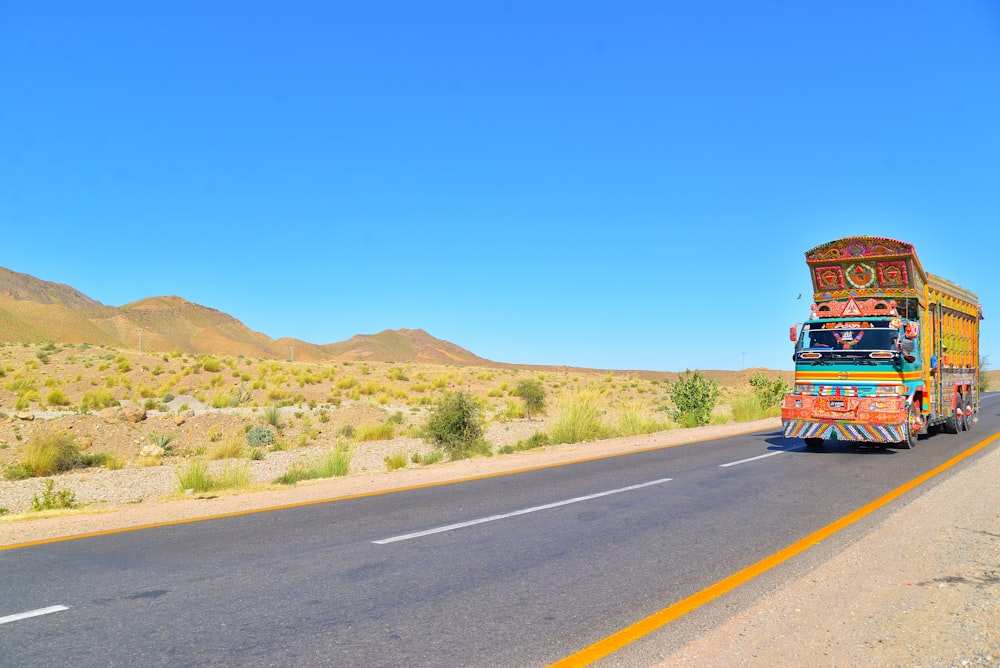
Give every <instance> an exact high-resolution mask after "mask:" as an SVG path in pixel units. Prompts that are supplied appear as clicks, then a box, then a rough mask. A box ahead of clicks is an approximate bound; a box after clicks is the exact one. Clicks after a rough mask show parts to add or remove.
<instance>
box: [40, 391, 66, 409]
mask: <svg viewBox="0 0 1000 668" xmlns="http://www.w3.org/2000/svg"><path fill="white" fill-rule="evenodd" d="M45 403H47V404H48V405H49V406H69V404H70V401H69V397H67V396H66V393H65V392H63V391H62V390H59V389H55V390H52V391H51V392H49V394H48V396H47V397H45Z"/></svg>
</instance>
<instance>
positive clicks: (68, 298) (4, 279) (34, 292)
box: [0, 267, 101, 310]
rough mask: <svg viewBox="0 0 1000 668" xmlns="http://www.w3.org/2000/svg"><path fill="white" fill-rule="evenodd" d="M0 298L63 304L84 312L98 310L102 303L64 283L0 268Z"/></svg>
mask: <svg viewBox="0 0 1000 668" xmlns="http://www.w3.org/2000/svg"><path fill="white" fill-rule="evenodd" d="M0 298H6V299H15V300H20V301H29V302H38V303H39V304H61V305H63V306H65V307H66V308H70V309H74V310H82V309H88V308H96V307H99V306H101V303H100V302H98V301H94V300H93V299H91V298H90V297H88V296H87V295H85V294H83V293H82V292H79V291H78V290H74V289H73V288H71V287H69V286H68V285H63V284H62V283H52V282H50V281H43V280H41V279H39V278H35V277H34V276H31V275H30V274H22V273H19V272H16V271H11V270H10V269H6V268H4V267H0Z"/></svg>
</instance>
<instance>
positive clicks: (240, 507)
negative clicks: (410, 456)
mask: <svg viewBox="0 0 1000 668" xmlns="http://www.w3.org/2000/svg"><path fill="white" fill-rule="evenodd" d="M776 427H777V420H764V421H761V422H758V423H750V424H729V425H722V426H714V427H705V428H702V429H697V430H677V431H672V432H662V433H659V434H654V435H651V436H645V437H638V438H637V437H632V438H621V439H613V440H608V441H599V442H595V443H583V444H575V445H569V446H550V447H547V448H543V449H539V450H533V451H527V452H521V453H515V454H511V455H503V456H495V457H491V458H479V459H471V460H464V461H459V462H451V463H444V464H438V465H433V466H427V467H420V468H408V469H405V470H400V471H395V472H391V473H389V472H364V473H357V474H353V475H350V476H347V477H345V478H337V479H330V480H323V481H318V482H314V483H310V484H301V483H300V484H299V485H297V486H295V487H292V488H288V489H278V490H268V491H260V492H251V493H243V494H238V495H232V496H220V497H217V498H211V499H183V498H182V499H177V500H148V501H143V502H142V503H133V504H129V503H121V504H103V505H102V509H101V510H99V511H95V510H93V509H92V510H91V511H90V512H74V513H72V514H63V515H55V516H47V517H39V518H35V519H23V518H22V517H14V518H12V517H5V518H0V546H12V545H23V544H26V543H31V542H35V541H47V540H53V539H59V538H62V537H66V536H74V535H82V534H93V533H99V532H106V531H115V530H120V529H123V528H127V527H140V526H149V525H155V524H162V523H169V522H177V521H185V520H191V519H194V518H201V517H212V516H219V515H226V514H234V513H245V512H255V511H259V510H262V509H266V508H274V507H278V506H285V505H290V504H302V503H313V502H322V501H326V500H330V499H335V498H343V497H347V496H353V495H362V494H373V493H381V492H386V491H389V490H398V489H405V488H410V487H415V486H420V485H432V484H440V483H444V482H447V481H451V480H458V479H466V478H473V477H480V476H491V475H499V474H503V473H508V472H511V471H516V470H524V469H530V468H535V467H543V466H552V465H557V464H560V463H568V462H571V461H580V460H583V459H589V458H595V457H606V456H614V455H617V454H622V453H627V452H635V451H639V450H642V449H648V448H657V447H664V446H669V445H674V444H679V443H686V442H693V441H697V440H704V439H709V438H716V437H720V436H725V435H729V434H734V433H743V432H749V431H757V430H762V429H773V428H776ZM998 479H1000V451H997V450H996V449H993V450H992V451H991V452H990V453H988V454H987V455H986V456H984V457H983V458H982V460H981V461H979V462H978V463H977V464H976V465H975V466H971V467H968V468H967V469H965V470H963V471H960V472H959V473H957V474H956V475H954V476H952V477H950V478H948V479H947V480H944V481H942V482H941V483H940V484H937V485H935V486H933V487H932V488H930V489H928V490H927V491H926V492H925V493H923V494H919V495H918V494H910V495H908V496H907V497H906V498H907V499H908V500H909V501H908V503H906V504H905V505H901V506H900V507H899V508H898V509H897V510H895V511H894V512H893V513H892V514H891V515H890V516H889V517H888V519H887V520H886V521H884V522H882V523H881V524H880V525H879V526H878V527H876V528H875V530H873V531H872V532H870V533H868V534H867V535H865V536H863V537H862V538H860V539H859V540H857V541H856V542H854V543H852V544H851V545H849V546H848V547H847V548H846V549H845V550H844V551H843V552H841V553H840V554H837V555H835V556H833V557H832V558H831V559H830V560H828V561H827V562H825V563H823V564H821V565H820V566H818V567H817V568H815V569H813V570H811V571H810V572H808V573H806V574H805V575H804V576H803V577H801V578H800V579H798V580H797V581H794V582H789V583H788V584H787V585H786V586H784V587H782V588H780V589H779V591H777V592H776V593H774V594H773V595H771V596H769V597H768V598H766V599H765V600H762V601H760V602H759V603H757V604H756V605H754V606H752V607H750V608H749V609H746V610H744V611H743V612H741V613H739V614H737V615H736V616H735V617H733V618H731V619H730V620H729V621H728V622H726V623H724V624H723V625H722V626H720V627H719V628H717V629H715V630H712V631H709V632H708V633H707V634H705V635H703V636H702V637H700V638H699V639H697V640H695V641H693V642H692V643H690V644H689V645H687V646H686V647H684V648H683V649H682V650H680V651H678V652H675V653H672V654H671V653H669V650H668V649H667V648H669V647H670V643H668V642H666V641H664V643H663V646H664V651H663V652H662V653H661V654H660V656H661V659H662V664H661V665H663V666H963V665H990V666H998V665H1000V491H998V486H997V484H996V481H997V480H998ZM873 559H875V560H877V562H878V563H879V564H888V565H891V566H890V567H883V568H873V567H872V563H873ZM654 640H655V638H654ZM605 663H608V664H610V665H626V661H625V660H619V659H616V658H615V657H614V656H613V657H610V658H609V659H608V660H607V661H606V662H605ZM645 663H646V664H648V663H655V662H654V661H646V662H645ZM630 665H634V664H630Z"/></svg>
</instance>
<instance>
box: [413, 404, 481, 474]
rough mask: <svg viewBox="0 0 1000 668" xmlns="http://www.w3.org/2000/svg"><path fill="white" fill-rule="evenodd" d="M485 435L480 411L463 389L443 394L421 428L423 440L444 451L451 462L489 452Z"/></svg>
mask: <svg viewBox="0 0 1000 668" xmlns="http://www.w3.org/2000/svg"><path fill="white" fill-rule="evenodd" d="M484 433H485V428H484V427H483V419H482V408H481V407H480V406H479V403H478V402H477V401H476V399H475V398H474V397H473V396H472V395H471V394H469V393H467V392H464V391H462V390H459V391H457V392H446V393H445V395H444V397H442V399H441V401H440V403H438V405H437V406H436V407H434V408H433V409H432V410H431V414H430V417H429V418H428V420H427V425H426V427H425V428H424V434H425V438H427V439H428V440H429V441H430V442H432V443H434V444H435V445H438V446H440V447H442V448H444V450H445V451H446V452H447V453H448V456H449V457H451V458H452V459H462V458H464V457H469V456H471V455H473V454H487V453H489V452H490V448H489V445H488V444H487V443H486V441H484V440H483V434H484Z"/></svg>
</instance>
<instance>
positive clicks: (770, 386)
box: [750, 372, 790, 410]
mask: <svg viewBox="0 0 1000 668" xmlns="http://www.w3.org/2000/svg"><path fill="white" fill-rule="evenodd" d="M750 387H752V388H753V392H754V395H755V396H756V397H757V399H758V401H759V402H760V405H761V408H763V409H764V410H767V409H769V408H776V407H778V406H780V405H781V402H782V401H783V400H784V398H785V395H786V394H788V392H789V389H790V388H789V387H788V383H786V382H785V381H784V379H783V378H775V379H774V380H768V378H767V376H766V375H765V374H764V373H762V372H757V373H755V374H754V375H753V376H751V377H750Z"/></svg>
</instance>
